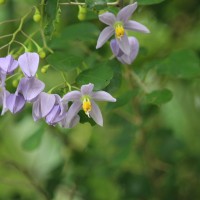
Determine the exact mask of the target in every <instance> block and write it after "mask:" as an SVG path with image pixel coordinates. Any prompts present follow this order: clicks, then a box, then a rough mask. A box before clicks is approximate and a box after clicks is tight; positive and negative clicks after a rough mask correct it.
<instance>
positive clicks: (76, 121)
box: [60, 115, 80, 128]
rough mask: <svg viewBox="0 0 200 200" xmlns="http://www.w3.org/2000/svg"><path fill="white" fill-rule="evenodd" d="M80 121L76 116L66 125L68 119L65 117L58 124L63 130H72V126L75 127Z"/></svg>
mask: <svg viewBox="0 0 200 200" xmlns="http://www.w3.org/2000/svg"><path fill="white" fill-rule="evenodd" d="M79 121H80V117H79V115H76V116H75V117H74V118H73V119H72V120H71V121H70V123H67V122H68V119H67V115H66V117H65V118H64V119H63V120H62V121H61V122H60V125H61V126H62V127H63V128H73V127H74V126H76V125H77V124H78V123H79Z"/></svg>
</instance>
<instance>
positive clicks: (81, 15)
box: [78, 5, 87, 21]
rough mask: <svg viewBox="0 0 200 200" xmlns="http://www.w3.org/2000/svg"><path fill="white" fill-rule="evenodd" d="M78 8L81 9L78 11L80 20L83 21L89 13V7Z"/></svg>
mask: <svg viewBox="0 0 200 200" xmlns="http://www.w3.org/2000/svg"><path fill="white" fill-rule="evenodd" d="M78 8H79V11H78V19H79V20H80V21H83V20H85V18H86V14H87V8H86V7H85V6H80V5H79V6H78Z"/></svg>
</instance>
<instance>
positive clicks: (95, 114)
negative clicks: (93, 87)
mask: <svg viewBox="0 0 200 200" xmlns="http://www.w3.org/2000/svg"><path fill="white" fill-rule="evenodd" d="M91 104H92V110H91V111H90V113H89V114H90V116H91V117H92V119H93V120H94V121H95V122H96V123H97V124H99V125H100V126H103V117H102V114H101V110H100V109H99V106H98V105H97V104H96V103H95V102H94V101H92V100H91Z"/></svg>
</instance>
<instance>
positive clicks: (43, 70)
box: [41, 65, 50, 74]
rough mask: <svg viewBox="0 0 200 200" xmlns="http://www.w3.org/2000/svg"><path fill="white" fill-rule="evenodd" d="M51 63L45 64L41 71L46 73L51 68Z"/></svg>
mask: <svg viewBox="0 0 200 200" xmlns="http://www.w3.org/2000/svg"><path fill="white" fill-rule="evenodd" d="M49 66H50V65H45V66H43V67H42V68H41V73H43V74H45V73H46V72H47V70H48V69H49Z"/></svg>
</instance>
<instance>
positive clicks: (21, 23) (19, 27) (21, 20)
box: [8, 11, 31, 54]
mask: <svg viewBox="0 0 200 200" xmlns="http://www.w3.org/2000/svg"><path fill="white" fill-rule="evenodd" d="M30 12H31V11H29V12H28V13H27V14H26V15H24V16H23V17H22V18H21V19H20V24H19V26H18V28H17V30H16V31H15V32H14V33H13V36H12V39H11V40H10V42H9V43H8V54H9V52H10V46H11V44H12V43H13V42H14V40H15V38H16V35H17V34H18V33H19V32H20V31H21V29H22V26H23V23H24V20H25V19H26V17H27V16H28V15H29V14H30Z"/></svg>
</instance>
